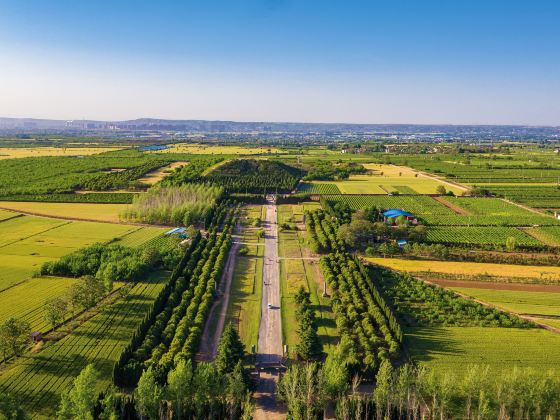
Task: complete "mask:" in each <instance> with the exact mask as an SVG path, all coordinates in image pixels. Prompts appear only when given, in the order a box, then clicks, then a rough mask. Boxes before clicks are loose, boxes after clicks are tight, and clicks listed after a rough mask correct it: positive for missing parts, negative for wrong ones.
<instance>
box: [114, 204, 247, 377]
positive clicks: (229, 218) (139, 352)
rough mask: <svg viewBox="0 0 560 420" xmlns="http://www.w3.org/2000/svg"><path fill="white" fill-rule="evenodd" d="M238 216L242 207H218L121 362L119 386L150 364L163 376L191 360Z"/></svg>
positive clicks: (115, 373)
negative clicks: (203, 233) (183, 362)
mask: <svg viewBox="0 0 560 420" xmlns="http://www.w3.org/2000/svg"><path fill="white" fill-rule="evenodd" d="M236 216H237V207H231V206H226V205H225V204H223V205H221V206H219V208H217V210H216V211H215V213H214V218H213V220H212V221H211V223H210V228H209V231H208V232H207V237H205V238H204V237H201V236H197V237H196V238H195V239H193V242H192V243H191V246H190V247H189V249H188V250H187V252H186V253H185V256H184V257H183V259H182V260H181V262H180V264H179V266H178V267H177V269H176V270H175V271H174V272H173V274H172V276H171V279H170V282H169V283H168V285H167V286H166V287H165V288H164V289H163V291H162V292H161V293H160V296H159V297H158V299H157V300H156V303H155V304H154V308H153V310H152V311H151V312H150V313H149V314H148V316H147V317H146V319H145V321H144V322H143V323H142V325H141V326H140V327H139V329H138V332H137V334H136V335H135V337H134V338H133V340H132V341H131V344H130V345H129V347H128V349H127V350H126V351H125V352H124V353H123V355H122V357H121V359H120V360H119V362H118V363H117V364H116V366H115V370H114V375H113V376H114V382H115V384H116V385H119V386H134V385H135V384H136V383H137V381H138V379H139V377H140V374H141V372H142V370H144V368H146V367H148V366H153V369H154V372H155V373H156V374H158V375H161V376H163V377H164V376H165V375H167V372H169V370H170V369H171V368H172V367H173V366H174V365H175V364H176V363H177V362H178V361H180V360H190V359H192V357H193V355H194V354H195V353H196V351H197V350H198V345H199V341H200V337H201V335H202V331H203V329H204V323H205V321H206V317H207V315H208V311H209V309H210V307H211V304H212V301H213V298H214V291H215V289H216V287H217V285H218V283H219V281H220V278H221V274H222V271H223V267H224V266H225V262H226V259H227V254H228V251H229V248H230V244H231V233H232V230H233V226H234V223H235V219H236ZM220 228H222V230H221V232H220V230H219V229H220Z"/></svg>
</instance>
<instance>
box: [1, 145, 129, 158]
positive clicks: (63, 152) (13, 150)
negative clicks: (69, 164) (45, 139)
mask: <svg viewBox="0 0 560 420" xmlns="http://www.w3.org/2000/svg"><path fill="white" fill-rule="evenodd" d="M122 149H123V148H122V147H25V148H23V147H22V148H20V147H0V159H16V158H25V157H43V156H85V155H96V154H98V153H104V152H111V151H114V150H122Z"/></svg>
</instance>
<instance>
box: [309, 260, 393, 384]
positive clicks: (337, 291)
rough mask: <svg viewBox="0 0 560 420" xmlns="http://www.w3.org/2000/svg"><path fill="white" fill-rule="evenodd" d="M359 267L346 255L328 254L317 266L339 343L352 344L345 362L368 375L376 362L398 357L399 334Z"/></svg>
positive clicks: (376, 292) (379, 295)
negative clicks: (328, 296)
mask: <svg viewBox="0 0 560 420" xmlns="http://www.w3.org/2000/svg"><path fill="white" fill-rule="evenodd" d="M360 265H361V264H360V263H359V262H357V261H356V260H354V259H352V257H351V256H350V255H349V254H347V253H336V254H329V255H327V256H324V257H322V258H321V262H320V266H321V270H322V272H323V275H324V277H325V281H326V282H327V284H328V285H329V288H330V290H331V293H332V298H331V304H332V308H333V311H334V313H335V317H336V325H337V329H338V331H339V333H340V335H341V340H342V341H344V342H348V343H352V347H351V349H350V351H349V352H348V354H347V357H348V361H349V363H351V364H352V365H356V366H359V367H360V368H361V369H362V370H363V371H365V372H366V373H369V374H371V373H373V372H375V370H376V369H377V368H378V367H379V362H380V361H382V360H386V359H389V358H396V357H397V356H398V355H399V349H400V346H401V344H402V339H403V334H402V331H401V328H400V325H399V323H398V321H397V319H396V317H395V316H394V314H393V312H392V310H391V308H390V307H389V306H388V305H387V304H386V303H385V300H384V299H383V297H382V295H381V294H380V293H379V291H378V290H377V288H376V287H375V286H374V285H373V284H372V282H371V278H370V277H369V275H368V273H367V272H366V270H365V269H363V268H362V269H360Z"/></svg>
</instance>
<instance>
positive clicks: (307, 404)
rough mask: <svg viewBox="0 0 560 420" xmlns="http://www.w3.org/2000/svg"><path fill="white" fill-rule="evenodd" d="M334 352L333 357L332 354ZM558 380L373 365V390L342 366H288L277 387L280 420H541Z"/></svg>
mask: <svg viewBox="0 0 560 420" xmlns="http://www.w3.org/2000/svg"><path fill="white" fill-rule="evenodd" d="M340 353H341V352H340V351H339V352H338V354H340ZM559 378H560V376H558V375H557V372H553V371H549V372H538V371H535V370H533V369H518V368H513V369H510V370H503V371H498V372H495V371H494V372H492V371H490V369H489V367H488V366H480V365H470V366H467V367H466V368H465V369H464V370H462V371H460V372H459V373H452V372H450V371H448V370H441V369H437V368H427V367H420V368H415V367H413V366H411V365H409V364H404V365H401V366H400V367H398V368H394V367H393V366H392V365H391V363H390V362H389V361H387V360H385V361H383V362H382V363H381V366H380V368H379V371H378V372H377V375H376V377H375V387H374V388H373V391H365V388H362V387H361V386H360V385H361V384H360V379H359V378H358V377H354V378H352V379H351V377H350V374H349V370H348V368H347V366H346V365H345V363H344V360H343V359H341V358H340V356H339V355H336V354H335V355H334V356H332V357H331V356H329V358H327V360H326V361H325V363H324V364H323V365H321V364H318V363H309V364H303V365H300V364H296V365H293V366H291V367H290V368H289V369H288V371H287V373H286V374H285V375H284V377H283V378H282V380H281V382H280V384H279V386H278V396H279V398H280V399H281V400H282V401H284V402H285V403H286V406H287V409H288V416H289V417H290V418H297V419H318V418H321V416H322V415H323V414H324V413H326V412H327V411H334V412H335V413H336V414H335V416H336V418H337V419H341V420H354V419H375V420H391V419H395V420H397V419H420V418H422V419H433V420H435V419H438V420H445V419H455V418H462V419H473V420H474V419H477V420H481V419H499V420H506V419H547V420H552V419H555V418H558V416H559V415H560V399H559V398H558V396H560V379H559Z"/></svg>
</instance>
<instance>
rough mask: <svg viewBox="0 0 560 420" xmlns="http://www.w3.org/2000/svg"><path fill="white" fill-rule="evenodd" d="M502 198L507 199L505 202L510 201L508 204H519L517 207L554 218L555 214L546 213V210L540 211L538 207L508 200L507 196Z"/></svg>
mask: <svg viewBox="0 0 560 420" xmlns="http://www.w3.org/2000/svg"><path fill="white" fill-rule="evenodd" d="M500 200H502V201H505V202H506V203H508V204H512V205H514V206H517V207H519V208H521V209H523V210H527V211H530V212H531V213H535V214H540V215H541V216H548V217H552V218H553V219H554V216H553V215H552V214H547V213H544V212H542V211H539V210H537V209H534V208H532V207H529V206H525V205H523V204H519V203H516V202H515V201H511V200H508V199H507V198H500Z"/></svg>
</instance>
